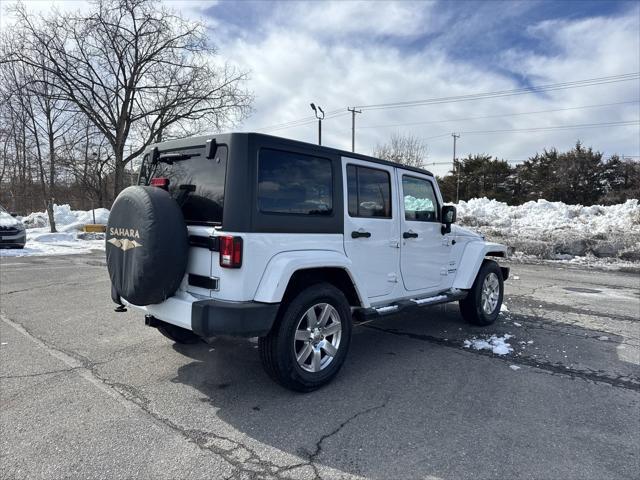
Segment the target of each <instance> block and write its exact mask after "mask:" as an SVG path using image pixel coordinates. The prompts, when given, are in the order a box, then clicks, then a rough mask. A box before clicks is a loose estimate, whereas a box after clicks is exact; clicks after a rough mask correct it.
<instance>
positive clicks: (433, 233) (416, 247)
mask: <svg viewBox="0 0 640 480" xmlns="http://www.w3.org/2000/svg"><path fill="white" fill-rule="evenodd" d="M404 176H408V177H413V178H418V179H420V180H424V181H426V182H429V183H430V184H431V185H432V186H433V191H434V193H435V194H436V197H437V201H438V204H437V205H436V208H441V206H442V197H441V196H440V191H439V190H438V188H437V185H436V184H435V181H434V179H433V177H429V176H427V175H420V174H418V173H415V172H410V171H407V170H401V169H398V179H397V182H398V192H399V193H400V198H399V202H398V203H399V204H400V215H399V216H400V224H401V229H400V231H401V232H402V233H404V232H408V233H410V234H414V235H418V236H417V237H415V238H407V239H405V238H401V242H402V247H401V248H402V251H401V254H400V258H401V259H400V271H401V272H402V281H403V283H404V286H405V288H406V290H408V291H412V292H413V291H416V290H428V291H429V290H438V289H440V288H441V286H442V284H443V283H446V279H445V278H444V277H445V276H446V275H447V268H446V267H447V265H448V263H449V256H450V255H451V239H450V238H449V235H444V236H443V235H442V231H441V230H442V224H441V223H440V222H425V221H414V220H407V219H406V216H405V202H404V198H405V197H404V196H405V192H404V191H403V187H402V178H403V177H404ZM401 236H402V234H401Z"/></svg>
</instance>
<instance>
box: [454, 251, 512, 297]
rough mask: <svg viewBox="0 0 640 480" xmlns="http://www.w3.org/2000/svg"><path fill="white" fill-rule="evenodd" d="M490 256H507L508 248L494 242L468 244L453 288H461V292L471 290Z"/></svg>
mask: <svg viewBox="0 0 640 480" xmlns="http://www.w3.org/2000/svg"><path fill="white" fill-rule="evenodd" d="M488 254H498V255H497V256H501V257H504V256H506V254H507V247H506V246H504V245H501V244H499V243H492V242H469V243H467V245H466V247H465V249H464V251H463V252H462V256H461V257H460V261H459V262H458V271H457V273H456V278H455V280H454V281H453V288H459V289H461V290H467V289H469V288H471V287H472V286H473V282H474V281H475V279H476V275H478V271H479V270H480V266H481V265H482V262H483V260H484V259H485V257H486V256H487V255H488Z"/></svg>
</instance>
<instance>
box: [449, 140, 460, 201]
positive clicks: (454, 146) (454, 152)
mask: <svg viewBox="0 0 640 480" xmlns="http://www.w3.org/2000/svg"><path fill="white" fill-rule="evenodd" d="M451 136H452V137H453V170H454V171H455V170H456V141H457V140H458V139H459V138H460V134H459V133H458V134H456V133H452V134H451ZM459 197H460V165H458V181H457V186H456V203H458V200H459Z"/></svg>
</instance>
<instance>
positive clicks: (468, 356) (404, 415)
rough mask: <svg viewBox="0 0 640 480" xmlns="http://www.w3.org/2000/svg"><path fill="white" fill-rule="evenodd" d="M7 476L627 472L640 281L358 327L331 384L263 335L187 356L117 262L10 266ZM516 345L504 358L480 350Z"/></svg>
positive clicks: (528, 276)
mask: <svg viewBox="0 0 640 480" xmlns="http://www.w3.org/2000/svg"><path fill="white" fill-rule="evenodd" d="M0 282H1V284H0V294H1V301H0V312H1V313H0V320H1V321H0V339H1V342H0V343H1V345H0V362H1V364H0V477H2V478H6V479H22V478H29V479H37V478H49V479H59V478H153V479H161V478H171V479H174V478H189V479H200V478H294V479H297V478H351V477H370V478H377V479H383V478H385V479H386V478H393V479H399V478H402V479H413V478H416V479H417V478H420V479H431V480H434V479H460V478H474V479H494V478H535V479H568V478H575V479H609V478H615V479H623V478H629V479H631V478H638V472H640V320H639V318H640V276H639V275H638V274H637V273H609V272H602V271H597V270H582V269H577V268H567V267H557V266H548V265H520V264H515V265H512V278H511V279H510V280H509V281H508V282H507V288H506V299H505V303H506V305H507V308H508V312H504V313H503V314H501V318H500V320H499V322H498V323H497V324H495V325H494V326H492V327H489V328H485V329H483V328H477V327H470V326H468V325H466V324H465V323H463V322H462V320H461V319H460V318H459V316H458V311H457V305H448V306H445V307H442V306H441V307H431V308H430V309H425V310H424V311H422V312H421V313H420V314H415V315H411V316H408V315H404V316H395V317H386V318H384V319H382V320H377V321H375V322H372V323H370V324H367V325H361V326H358V327H356V328H355V329H354V337H353V342H352V345H351V351H350V354H349V358H348V360H347V364H346V365H345V367H344V368H343V370H342V372H341V373H340V375H339V376H338V378H337V379H336V381H334V382H333V383H332V384H331V385H329V386H327V387H325V388H323V389H321V390H319V391H317V392H314V393H311V394H295V393H292V392H289V391H287V390H284V389H283V388H281V387H279V386H278V385H276V384H275V383H273V382H272V381H271V380H270V379H269V378H268V377H267V376H266V374H265V373H263V370H262V368H261V365H260V361H259V358H258V352H257V348H256V343H255V342H254V341H251V340H238V339H227V338H216V339H210V340H209V341H208V342H207V343H204V342H203V343H200V344H198V345H190V346H174V345H172V344H171V343H170V342H169V341H168V340H167V339H165V338H164V337H162V336H161V335H160V334H159V333H158V332H157V331H155V330H154V329H152V328H148V327H145V326H144V322H143V318H142V315H140V314H138V313H136V312H131V311H129V312H127V313H122V314H118V313H115V312H114V311H113V304H112V303H111V300H110V297H109V282H108V278H107V274H106V268H105V267H104V261H103V256H102V255H101V254H95V255H72V256H66V257H29V258H11V259H9V258H2V259H0ZM507 333H508V334H511V335H513V337H512V338H510V339H509V342H510V343H511V345H512V346H513V347H514V352H513V353H511V354H509V355H506V356H496V355H494V354H492V353H491V352H488V351H485V350H482V351H476V350H473V349H470V348H465V347H464V340H467V339H471V338H473V337H474V336H476V337H480V336H487V335H491V334H497V335H504V334H507Z"/></svg>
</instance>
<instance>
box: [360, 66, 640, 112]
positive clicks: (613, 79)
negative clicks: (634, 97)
mask: <svg viewBox="0 0 640 480" xmlns="http://www.w3.org/2000/svg"><path fill="white" fill-rule="evenodd" d="M638 79H640V72H633V73H624V74H620V75H612V76H608V77H597V78H587V79H584V80H574V81H571V82H562V83H550V84H546V85H538V86H531V87H524V88H516V89H511V90H499V91H494V92H483V93H473V94H468V95H456V96H451V97H439V98H428V99H423V100H408V101H402V102H394V103H377V104H371V105H356V107H355V108H361V109H364V110H383V109H389V108H404V107H417V106H422V105H433V104H439V103H456V102H467V101H470V100H483V99H487V98H500V97H509V96H513V95H526V94H529V93H539V92H549V91H555V90H566V89H570V88H581V87H590V86H593V85H603V84H607V83H617V82H627V81H631V80H638Z"/></svg>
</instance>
